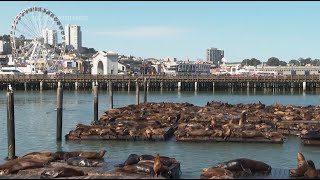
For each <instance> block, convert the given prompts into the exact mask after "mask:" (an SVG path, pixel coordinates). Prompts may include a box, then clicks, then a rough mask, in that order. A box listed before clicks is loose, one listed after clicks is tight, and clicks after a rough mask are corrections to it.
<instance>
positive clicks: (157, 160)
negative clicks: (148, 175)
mask: <svg viewBox="0 0 320 180" xmlns="http://www.w3.org/2000/svg"><path fill="white" fill-rule="evenodd" d="M161 168H162V163H161V160H160V155H159V154H157V156H156V158H155V159H154V164H153V171H154V175H155V176H157V177H158V176H159V175H160V171H161Z"/></svg>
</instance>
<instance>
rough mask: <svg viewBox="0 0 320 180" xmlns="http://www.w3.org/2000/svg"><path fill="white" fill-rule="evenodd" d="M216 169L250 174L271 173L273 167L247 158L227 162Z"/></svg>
mask: <svg viewBox="0 0 320 180" xmlns="http://www.w3.org/2000/svg"><path fill="white" fill-rule="evenodd" d="M214 167H219V168H224V169H227V170H230V171H244V172H246V173H248V174H252V173H256V172H260V173H269V172H271V166H270V165H268V164H266V163H264V162H261V161H256V160H251V159H247V158H240V159H234V160H230V161H227V162H222V163H219V164H217V165H216V166H214Z"/></svg>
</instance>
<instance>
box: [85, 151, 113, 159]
mask: <svg viewBox="0 0 320 180" xmlns="http://www.w3.org/2000/svg"><path fill="white" fill-rule="evenodd" d="M106 152H107V151H106V150H100V151H99V152H85V151H83V152H81V153H80V154H79V157H83V158H87V159H101V158H103V156H104V155H105V153H106Z"/></svg>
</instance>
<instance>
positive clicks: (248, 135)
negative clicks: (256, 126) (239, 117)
mask: <svg viewBox="0 0 320 180" xmlns="http://www.w3.org/2000/svg"><path fill="white" fill-rule="evenodd" d="M263 136H264V135H263V134H262V132H261V131H256V130H244V131H241V137H243V138H254V137H263Z"/></svg>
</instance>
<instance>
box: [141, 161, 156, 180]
mask: <svg viewBox="0 0 320 180" xmlns="http://www.w3.org/2000/svg"><path fill="white" fill-rule="evenodd" d="M153 164H154V161H152V160H142V161H139V162H138V164H137V171H138V172H144V173H149V174H150V176H154V171H153Z"/></svg>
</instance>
